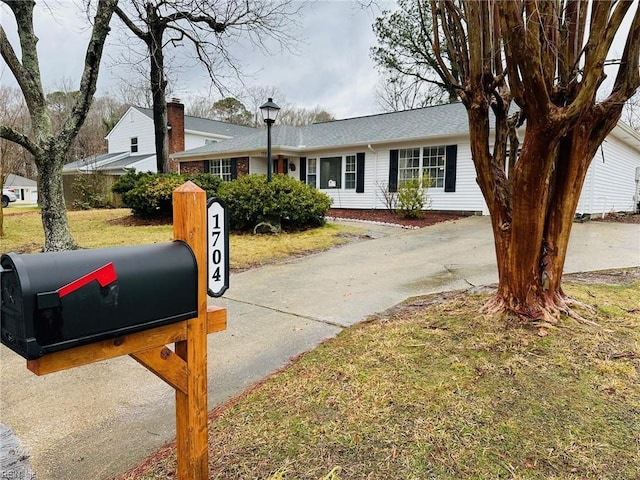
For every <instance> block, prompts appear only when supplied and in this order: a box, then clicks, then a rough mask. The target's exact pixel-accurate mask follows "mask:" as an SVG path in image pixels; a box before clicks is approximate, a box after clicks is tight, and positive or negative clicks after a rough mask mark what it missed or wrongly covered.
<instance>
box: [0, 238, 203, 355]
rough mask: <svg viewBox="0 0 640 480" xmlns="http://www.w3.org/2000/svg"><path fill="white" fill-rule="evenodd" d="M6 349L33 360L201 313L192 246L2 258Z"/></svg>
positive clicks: (0, 297) (0, 311)
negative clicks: (51, 353) (198, 304)
mask: <svg viewBox="0 0 640 480" xmlns="http://www.w3.org/2000/svg"><path fill="white" fill-rule="evenodd" d="M0 266H1V267H2V268H1V269H0V317H1V322H0V323H1V325H2V331H1V335H2V343H3V344H4V345H6V346H7V347H9V348H11V349H12V350H13V351H15V352H16V353H18V354H19V355H21V356H23V357H25V358H27V359H29V360H32V359H35V358H38V357H41V356H42V355H44V354H46V353H50V352H55V351H58V350H64V349H67V348H72V347H76V346H79V345H84V344H87V343H93V342H96V341H99V340H104V339H107V338H116V337H119V336H121V335H124V334H128V333H133V332H138V331H141V330H147V329H150V328H154V327H159V326H162V325H166V324H169V323H173V322H178V321H181V320H186V319H189V318H193V317H196V316H197V315H198V306H197V303H198V300H197V298H198V291H197V289H198V278H197V277H198V274H197V269H198V266H197V262H196V259H195V256H194V255H193V252H192V251H191V249H190V248H189V246H188V245H187V244H186V243H183V242H181V241H175V242H172V243H163V244H154V245H143V246H135V247H117V248H99V249H92V250H75V251H66V252H55V253H39V254H32V255H18V254H15V253H8V254H5V255H2V257H0Z"/></svg>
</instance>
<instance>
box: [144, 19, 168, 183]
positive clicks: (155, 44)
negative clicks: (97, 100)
mask: <svg viewBox="0 0 640 480" xmlns="http://www.w3.org/2000/svg"><path fill="white" fill-rule="evenodd" d="M149 15H155V12H154V13H153V14H151V13H149ZM150 24H151V25H153V22H150ZM163 32H164V26H162V25H161V26H160V27H158V28H155V29H152V30H150V32H149V33H150V35H149V37H148V38H149V40H148V42H149V43H148V45H147V46H148V48H149V55H150V57H151V69H150V75H151V96H152V100H153V129H154V133H155V144H156V166H157V168H158V172H162V173H168V172H169V135H168V132H167V123H168V121H169V120H168V117H167V99H166V90H167V80H166V78H165V76H164V53H163V51H162V36H163Z"/></svg>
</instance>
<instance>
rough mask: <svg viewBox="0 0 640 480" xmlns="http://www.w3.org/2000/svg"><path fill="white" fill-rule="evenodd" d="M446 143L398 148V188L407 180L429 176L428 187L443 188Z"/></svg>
mask: <svg viewBox="0 0 640 480" xmlns="http://www.w3.org/2000/svg"><path fill="white" fill-rule="evenodd" d="M446 156H447V147H446V145H430V146H423V147H409V148H401V149H398V188H402V187H403V186H404V185H405V184H406V182H407V181H409V180H417V179H418V178H424V177H425V175H428V176H429V180H430V181H431V184H430V185H428V187H429V188H438V189H444V181H445V176H446V173H445V168H446V163H447V159H446Z"/></svg>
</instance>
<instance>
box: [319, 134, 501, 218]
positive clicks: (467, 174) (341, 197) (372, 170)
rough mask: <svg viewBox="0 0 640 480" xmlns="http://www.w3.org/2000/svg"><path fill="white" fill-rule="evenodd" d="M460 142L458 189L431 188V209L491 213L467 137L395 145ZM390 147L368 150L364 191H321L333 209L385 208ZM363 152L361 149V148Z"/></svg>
mask: <svg viewBox="0 0 640 480" xmlns="http://www.w3.org/2000/svg"><path fill="white" fill-rule="evenodd" d="M455 143H457V145H458V152H457V167H456V168H457V172H456V191H455V192H445V191H444V188H430V189H429V190H428V192H427V195H428V197H429V199H430V201H431V205H430V207H429V208H430V209H431V210H452V211H465V212H482V213H483V214H488V210H487V207H486V204H485V202H484V198H483V197H482V192H481V191H480V188H479V187H478V185H477V183H476V173H475V169H474V166H473V162H472V161H471V151H470V148H469V142H468V140H466V139H465V140H464V141H462V140H461V139H458V141H457V142H456V141H451V140H449V141H446V142H436V143H428V142H421V143H418V144H406V145H400V146H398V147H396V146H395V145H394V146H393V149H395V148H411V147H425V146H437V145H452V144H455ZM391 150H392V148H391V147H376V149H375V152H374V151H371V150H370V149H366V150H365V175H364V177H365V188H364V193H356V192H355V190H346V189H344V188H343V189H327V190H321V191H323V192H324V193H326V194H327V195H329V196H330V197H331V198H333V205H332V207H333V208H359V209H369V208H372V209H375V208H386V202H385V198H384V193H383V192H384V191H385V189H386V188H387V185H388V183H389V160H390V151H391ZM360 151H362V150H360ZM355 153H356V151H348V152H347V151H345V152H340V153H326V154H325V153H318V154H313V155H311V154H309V155H308V156H307V157H308V158H318V159H319V158H321V157H329V156H337V155H342V156H344V155H352V154H355Z"/></svg>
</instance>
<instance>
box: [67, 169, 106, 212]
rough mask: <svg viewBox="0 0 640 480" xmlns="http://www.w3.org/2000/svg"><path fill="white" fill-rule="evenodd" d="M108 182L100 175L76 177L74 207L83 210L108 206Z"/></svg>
mask: <svg viewBox="0 0 640 480" xmlns="http://www.w3.org/2000/svg"><path fill="white" fill-rule="evenodd" d="M106 189H107V186H106V181H105V178H104V176H103V175H102V174H100V173H88V174H83V175H76V176H75V177H74V178H73V184H72V185H71V191H72V192H73V203H72V205H73V207H74V208H78V209H81V210H89V209H91V208H105V207H107V206H108V203H109V202H108V199H107V195H106V193H105V192H106Z"/></svg>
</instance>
